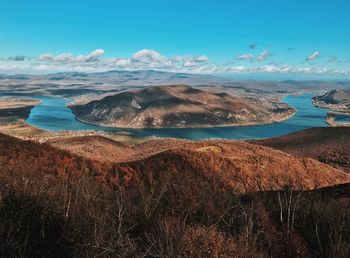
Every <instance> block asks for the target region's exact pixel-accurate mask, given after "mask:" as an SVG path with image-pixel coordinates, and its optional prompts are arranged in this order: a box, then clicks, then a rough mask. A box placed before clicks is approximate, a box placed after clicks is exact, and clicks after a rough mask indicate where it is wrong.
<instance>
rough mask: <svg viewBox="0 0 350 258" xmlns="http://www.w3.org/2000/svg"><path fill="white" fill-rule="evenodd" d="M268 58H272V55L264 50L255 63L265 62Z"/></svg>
mask: <svg viewBox="0 0 350 258" xmlns="http://www.w3.org/2000/svg"><path fill="white" fill-rule="evenodd" d="M270 56H272V53H271V52H270V51H268V50H266V49H265V50H264V51H263V52H261V53H260V54H259V55H258V56H257V57H256V60H257V61H265V60H266V59H267V58H269V57H270Z"/></svg>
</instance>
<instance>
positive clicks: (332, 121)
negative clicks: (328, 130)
mask: <svg viewBox="0 0 350 258" xmlns="http://www.w3.org/2000/svg"><path fill="white" fill-rule="evenodd" d="M337 115H339V113H338V114H337V113H332V112H329V113H328V115H327V118H326V123H327V124H328V125H330V126H331V127H350V123H347V122H336V121H335V119H336V118H337ZM346 115H348V116H350V113H347V114H346Z"/></svg>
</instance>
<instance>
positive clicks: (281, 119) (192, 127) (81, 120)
mask: <svg viewBox="0 0 350 258" xmlns="http://www.w3.org/2000/svg"><path fill="white" fill-rule="evenodd" d="M68 108H70V107H68ZM289 108H290V111H291V113H290V114H286V115H285V116H284V117H282V118H276V119H274V120H273V121H267V122H263V123H256V122H255V123H254V122H251V123H243V124H219V125H198V126H183V127H180V126H177V127H125V126H111V125H106V124H103V123H97V122H91V121H86V120H84V119H81V118H79V116H78V115H77V114H76V112H75V111H74V110H73V109H71V108H70V109H71V110H72V112H73V114H74V116H75V119H76V120H77V121H79V122H81V123H84V124H89V125H96V126H100V127H106V128H110V129H113V128H115V129H126V130H128V129H132V130H161V129H200V128H222V127H245V126H262V125H269V124H275V123H280V122H283V121H286V120H288V119H290V118H292V117H293V116H294V115H295V114H296V113H297V111H298V110H297V109H296V108H294V107H291V106H289ZM286 113H287V112H286Z"/></svg>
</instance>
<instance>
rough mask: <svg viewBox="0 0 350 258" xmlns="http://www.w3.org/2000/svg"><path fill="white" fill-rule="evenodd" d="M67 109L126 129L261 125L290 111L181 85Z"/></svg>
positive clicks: (84, 118) (283, 106)
mask: <svg viewBox="0 0 350 258" xmlns="http://www.w3.org/2000/svg"><path fill="white" fill-rule="evenodd" d="M257 102H258V103H257ZM70 108H71V109H72V110H73V111H74V113H75V114H76V116H77V118H78V119H79V120H81V121H84V122H88V123H94V124H100V125H106V126H112V127H129V128H148V127H151V128H152V127H198V126H219V125H250V124H262V123H272V122H275V121H280V120H283V119H286V118H287V117H290V116H291V115H292V114H294V110H293V109H292V108H290V107H288V106H287V105H286V104H276V103H270V102H263V101H260V102H259V101H257V100H255V101H253V100H252V99H243V98H239V97H234V96H231V95H229V94H227V93H213V92H209V91H204V90H200V89H195V88H191V87H189V86H184V85H176V86H153V87H148V88H146V89H142V90H137V91H128V92H122V93H118V94H116V95H113V96H107V97H105V98H103V99H101V100H97V101H92V102H90V103H87V104H85V105H72V106H70Z"/></svg>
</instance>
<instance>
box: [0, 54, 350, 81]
mask: <svg viewBox="0 0 350 258" xmlns="http://www.w3.org/2000/svg"><path fill="white" fill-rule="evenodd" d="M104 54H105V51H104V50H103V49H96V50H94V51H92V52H90V53H89V54H87V55H77V56H75V55H73V54H72V53H70V52H66V53H62V54H59V55H52V54H43V55H41V56H40V57H38V58H37V62H34V61H33V62H16V64H15V62H7V64H5V63H3V64H1V62H0V71H5V72H13V71H15V72H22V71H23V72H25V71H34V72H35V71H40V72H44V71H50V72H52V71H85V72H102V71H108V70H147V69H153V70H162V71H169V72H186V73H232V74H235V73H237V74H238V73H246V74H249V73H284V74H285V73H290V74H327V73H328V74H342V75H349V74H350V71H349V69H348V70H346V69H344V70H341V69H338V70H336V69H329V68H327V67H321V66H319V65H318V66H315V65H313V63H311V62H310V63H309V64H308V65H306V63H305V62H303V63H291V64H283V63H280V62H269V63H268V65H258V64H259V63H258V62H254V61H264V60H267V59H268V58H269V57H270V56H271V55H272V53H270V52H269V51H268V50H264V51H262V52H261V53H260V54H259V55H257V56H255V55H254V54H252V53H249V54H244V55H241V56H238V57H236V58H235V59H236V60H246V61H250V62H251V63H250V64H249V65H248V64H247V65H237V64H235V63H233V62H229V63H223V64H218V63H214V62H212V61H211V60H210V59H209V57H208V56H206V55H198V56H164V55H162V54H160V53H159V52H157V51H156V50H153V49H142V50H140V51H137V52H135V53H134V54H132V55H131V56H130V57H114V58H103V55H104ZM319 56H320V53H319V52H315V53H313V54H312V55H310V57H308V60H309V61H311V60H314V59H316V58H318V57H319ZM27 61H30V60H27ZM3 62H6V60H5V59H4V60H3Z"/></svg>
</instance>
